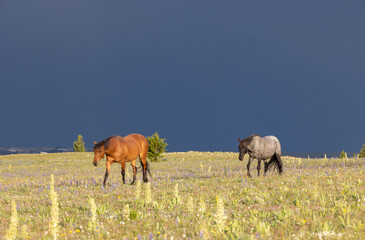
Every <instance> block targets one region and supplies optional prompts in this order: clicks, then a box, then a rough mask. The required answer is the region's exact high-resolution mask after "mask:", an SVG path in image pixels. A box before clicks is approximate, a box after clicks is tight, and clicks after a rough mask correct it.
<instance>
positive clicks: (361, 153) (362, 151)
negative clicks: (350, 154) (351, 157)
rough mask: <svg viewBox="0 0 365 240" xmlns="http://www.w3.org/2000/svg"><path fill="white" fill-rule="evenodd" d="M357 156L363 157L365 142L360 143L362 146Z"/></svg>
mask: <svg viewBox="0 0 365 240" xmlns="http://www.w3.org/2000/svg"><path fill="white" fill-rule="evenodd" d="M359 158H365V144H364V145H362V148H361V150H360V153H359Z"/></svg>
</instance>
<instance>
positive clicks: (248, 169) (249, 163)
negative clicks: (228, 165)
mask: <svg viewBox="0 0 365 240" xmlns="http://www.w3.org/2000/svg"><path fill="white" fill-rule="evenodd" d="M252 160H253V158H251V157H249V158H248V163H247V176H249V177H251V173H250V165H251V161H252Z"/></svg>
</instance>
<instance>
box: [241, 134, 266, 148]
mask: <svg viewBox="0 0 365 240" xmlns="http://www.w3.org/2000/svg"><path fill="white" fill-rule="evenodd" d="M254 137H261V136H260V135H259V134H251V135H250V136H248V137H247V138H245V139H243V140H242V142H243V143H244V144H246V146H247V145H248V144H250V143H251V142H252V139H253V138H254Z"/></svg>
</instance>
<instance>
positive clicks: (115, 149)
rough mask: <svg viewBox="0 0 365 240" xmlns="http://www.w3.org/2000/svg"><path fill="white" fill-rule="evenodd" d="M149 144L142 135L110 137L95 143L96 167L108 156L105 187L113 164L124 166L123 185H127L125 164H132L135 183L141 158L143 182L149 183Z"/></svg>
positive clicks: (94, 162) (94, 161)
mask: <svg viewBox="0 0 365 240" xmlns="http://www.w3.org/2000/svg"><path fill="white" fill-rule="evenodd" d="M147 151H148V142H147V140H146V138H145V137H144V136H142V135H140V134H135V133H133V134H129V135H127V136H125V137H121V136H110V137H108V138H106V139H105V140H103V141H101V142H98V143H97V142H95V141H94V148H93V152H94V160H93V164H94V166H97V165H98V164H99V161H100V160H101V159H102V158H103V157H104V154H105V155H106V171H105V177H104V183H103V186H104V187H105V186H106V181H107V179H108V176H109V171H110V167H111V165H112V164H113V163H120V164H121V165H122V172H121V174H122V176H123V183H124V184H125V163H126V162H131V165H132V169H133V181H132V182H131V185H132V184H134V182H135V181H136V174H137V167H136V160H137V159H138V158H139V161H140V162H141V167H142V172H143V181H144V182H148V178H147V172H148V173H149V174H150V176H151V173H150V169H149V164H148V162H147ZM151 177H152V176H151Z"/></svg>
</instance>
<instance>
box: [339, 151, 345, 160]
mask: <svg viewBox="0 0 365 240" xmlns="http://www.w3.org/2000/svg"><path fill="white" fill-rule="evenodd" d="M338 157H339V158H346V153H345V150H342V152H341V153H340V156H338Z"/></svg>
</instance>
